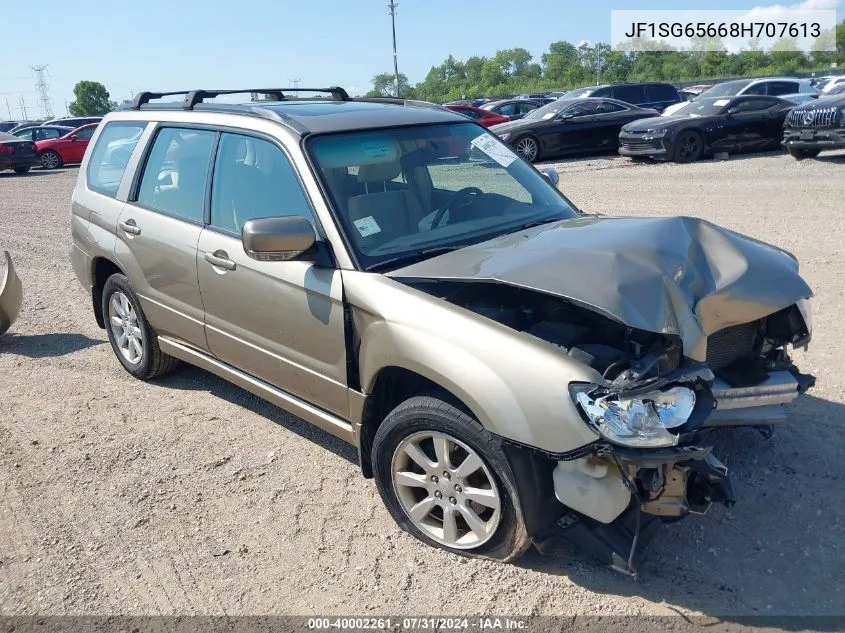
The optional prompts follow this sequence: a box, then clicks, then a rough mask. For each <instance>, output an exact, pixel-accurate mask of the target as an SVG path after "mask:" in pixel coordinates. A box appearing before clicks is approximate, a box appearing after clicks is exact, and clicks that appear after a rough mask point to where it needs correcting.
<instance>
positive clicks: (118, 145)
mask: <svg viewBox="0 0 845 633" xmlns="http://www.w3.org/2000/svg"><path fill="white" fill-rule="evenodd" d="M146 126H147V124H146V123H144V122H140V121H138V122H132V123H108V124H107V125H106V127H105V128H104V129H103V131H102V132H101V133H100V136H99V137H98V138H97V144H96V145H95V146H94V151H93V152H92V153H91V160H90V161H89V162H88V173H87V175H88V188H89V189H92V190H93V191H96V192H98V193H102V194H103V195H106V196H111V197H112V198H113V197H114V196H116V195H117V189H118V187H120V181H121V179H122V178H123V172H124V171H126V164H127V163H128V162H129V157H130V156H132V152H133V151H134V150H135V144H136V143H137V142H138V138H139V137H140V136H141V132H143V131H144V128H145V127H146Z"/></svg>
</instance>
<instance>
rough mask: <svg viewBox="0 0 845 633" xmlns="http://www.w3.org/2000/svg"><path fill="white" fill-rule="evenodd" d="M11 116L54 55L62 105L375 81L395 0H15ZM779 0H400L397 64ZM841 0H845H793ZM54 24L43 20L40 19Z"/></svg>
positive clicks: (4, 68) (357, 86)
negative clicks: (626, 14) (150, 93)
mask: <svg viewBox="0 0 845 633" xmlns="http://www.w3.org/2000/svg"><path fill="white" fill-rule="evenodd" d="M5 4H6V6H5V7H4V9H3V18H4V23H5V24H10V25H18V26H20V25H21V24H24V23H25V24H29V25H31V27H30V28H11V29H4V30H3V38H2V42H3V51H4V53H3V61H2V63H0V119H5V118H8V117H9V115H10V112H9V110H11V118H21V112H20V101H21V99H23V102H24V105H25V107H26V111H27V114H28V115H29V116H30V117H33V116H40V115H41V112H40V109H39V99H38V94H37V93H36V91H35V84H34V79H33V73H32V71H31V67H32V66H36V65H43V64H46V65H47V71H46V79H47V82H48V84H49V94H50V98H51V101H52V107H53V111H54V113H55V114H56V115H57V116H60V115H64V114H65V111H66V103H69V102H70V101H72V100H73V86H74V84H75V83H76V82H77V81H80V80H83V79H86V80H92V81H99V82H101V83H103V84H104V85H105V86H106V89H107V90H108V91H109V93H110V94H111V98H112V99H113V100H116V101H121V100H122V99H128V98H130V97H131V95H132V93H133V92H139V91H141V90H180V89H182V90H185V89H192V88H207V89H223V88H249V87H259V88H274V87H286V86H292V85H294V83H293V80H299V85H300V86H303V87H304V86H310V87H322V86H328V85H340V86H343V87H345V88H347V90H349V91H350V92H351V93H353V94H356V93H363V92H365V91H366V90H368V89H369V88H370V80H371V78H372V76H373V75H374V74H376V73H379V72H392V70H393V57H392V45H391V29H390V16H389V14H388V10H387V0H297V1H296V2H294V1H291V0H275V1H273V0H236V1H232V0H226V1H221V0H144V1H143V2H137V3H136V2H115V1H114V0H81V1H80V2H66V1H58V0H44V1H43V2H42V3H40V4H39V8H40V10H39V11H37V12H34V13H33V11H32V8H31V7H28V6H27V4H26V3H23V2H16V3H5ZM773 4H776V3H775V2H772V1H767V0H751V1H746V0H706V2H705V1H704V0H638V1H631V0H590V1H589V2H583V1H578V2H574V1H571V0H566V1H563V0H544V1H542V2H538V1H536V0H534V1H532V2H525V1H523V2H520V1H518V0H479V1H477V2H464V1H461V0H457V1H456V0H400V1H399V2H398V8H397V10H396V39H397V47H398V59H399V70H400V72H403V73H405V74H406V75H407V76H408V78H409V80H410V81H411V82H412V83H416V82H418V81H421V80H422V79H424V78H425V75H426V73H428V71H429V70H430V68H431V67H432V66H434V65H437V64H440V63H441V62H442V61H443V60H444V59H445V58H446V57H447V56H448V55H449V54H452V55H454V56H455V57H456V58H457V59H465V58H467V57H469V56H472V55H485V56H490V55H493V54H494V53H495V52H496V51H497V50H500V49H504V48H514V47H523V48H526V49H528V50H529V51H530V52H531V53H533V54H534V55H535V58H536V59H537V60H538V61H539V57H540V55H541V54H542V53H543V52H545V51H546V50H547V49H548V46H549V44H550V43H551V42H554V41H559V40H567V41H570V42H573V43H576V44H577V43H578V42H580V41H584V40H586V41H589V42H595V41H609V40H610V11H611V9H746V8H747V9H751V8H753V7H757V6H770V5H773ZM780 4H781V5H786V6H793V5H797V4H800V5H802V6H804V7H805V8H823V9H830V8H836V9H837V11H838V16H837V17H838V18H839V19H842V17H843V15H845V0H782V1H781V2H780ZM42 21H43V22H44V23H45V24H47V23H49V24H50V26H45V27H43V28H39V27H38V24H39V22H42Z"/></svg>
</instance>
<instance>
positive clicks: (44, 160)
mask: <svg viewBox="0 0 845 633" xmlns="http://www.w3.org/2000/svg"><path fill="white" fill-rule="evenodd" d="M39 160H40V161H41V168H42V169H58V168H59V167H61V166H62V165H63V162H62V157H61V156H59V155H58V154H57V153H56V152H54V151H53V150H50V149H48V150H47V151H45V152H42V153H41V157H40V159H39Z"/></svg>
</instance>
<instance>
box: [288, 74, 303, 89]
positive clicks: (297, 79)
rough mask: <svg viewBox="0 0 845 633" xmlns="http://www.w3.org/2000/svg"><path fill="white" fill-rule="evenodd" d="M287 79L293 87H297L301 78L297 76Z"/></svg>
mask: <svg viewBox="0 0 845 633" xmlns="http://www.w3.org/2000/svg"><path fill="white" fill-rule="evenodd" d="M288 81H289V82H291V83H292V84H293V87H294V88H299V84H301V83H302V79H300V78H298V77H297V78H296V79H288Z"/></svg>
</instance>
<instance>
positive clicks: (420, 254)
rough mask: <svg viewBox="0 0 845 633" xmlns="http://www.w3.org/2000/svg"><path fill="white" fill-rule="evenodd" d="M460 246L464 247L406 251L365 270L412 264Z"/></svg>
mask: <svg viewBox="0 0 845 633" xmlns="http://www.w3.org/2000/svg"><path fill="white" fill-rule="evenodd" d="M459 248H463V246H435V247H433V248H426V249H424V250H421V251H416V252H414V253H406V254H405V255H399V256H398V257H391V258H390V259H385V260H382V261H380V262H378V263H377V264H373V265H372V266H367V268H365V270H367V271H377V270H380V269H383V268H389V267H392V266H394V265H396V264H403V265H405V266H410V265H411V264H415V263H417V262H421V261H423V260H425V259H428V258H430V257H434V256H435V255H442V254H443V253H450V252H452V251H456V250H458V249H459Z"/></svg>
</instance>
